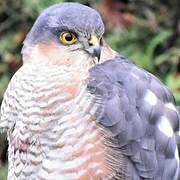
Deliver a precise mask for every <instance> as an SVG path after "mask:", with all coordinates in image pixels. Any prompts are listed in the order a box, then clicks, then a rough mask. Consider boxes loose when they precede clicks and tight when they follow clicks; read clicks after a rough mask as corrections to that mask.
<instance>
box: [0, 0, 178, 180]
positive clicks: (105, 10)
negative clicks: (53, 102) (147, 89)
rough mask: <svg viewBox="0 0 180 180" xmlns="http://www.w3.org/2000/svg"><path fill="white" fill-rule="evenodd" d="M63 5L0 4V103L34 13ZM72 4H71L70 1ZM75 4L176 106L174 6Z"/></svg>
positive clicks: (32, 0)
mask: <svg viewBox="0 0 180 180" xmlns="http://www.w3.org/2000/svg"><path fill="white" fill-rule="evenodd" d="M58 2H68V1H65V0H64V1H63V0H0V102H1V100H2V97H3V93H4V91H5V89H6V87H7V84H8V82H9V80H10V78H11V77H12V75H13V74H14V73H15V71H16V70H17V69H18V68H19V67H20V66H21V64H22V61H21V53H20V51H21V48H22V42H23V39H24V38H25V36H26V34H27V32H28V31H29V30H30V28H31V27H32V25H33V22H34V21H35V19H36V18H37V16H38V15H39V13H40V12H41V11H42V10H43V9H45V8H46V7H48V6H50V5H52V4H54V3H58ZM71 2H72V1H71ZM74 2H81V3H83V4H86V5H88V6H91V7H94V8H95V9H97V10H99V11H100V13H101V14H102V16H103V19H104V23H105V25H106V33H105V39H106V41H107V42H108V43H109V44H110V45H111V47H113V48H114V49H115V50H117V51H118V52H120V53H121V54H123V55H125V56H126V57H129V58H130V59H132V60H133V61H134V62H135V63H136V64H137V65H139V66H141V67H143V68H145V69H147V70H148V71H150V72H151V73H153V74H155V75H156V76H158V77H159V78H160V79H161V80H162V81H163V82H164V83H165V84H166V85H167V86H168V87H169V88H170V89H171V90H172V92H173V94H174V96H175V98H176V100H177V103H178V104H179V105H180V1H179V0H99V1H92V0H91V1H86V0H80V1H74ZM5 139H6V138H5V135H4V134H2V135H0V180H5V179H6V174H7V165H6V156H7V155H6V149H7V142H6V141H5Z"/></svg>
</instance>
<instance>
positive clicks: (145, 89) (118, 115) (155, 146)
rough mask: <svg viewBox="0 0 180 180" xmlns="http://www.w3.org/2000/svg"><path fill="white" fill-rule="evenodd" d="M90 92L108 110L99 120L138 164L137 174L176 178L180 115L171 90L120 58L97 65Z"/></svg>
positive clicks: (121, 148) (124, 151)
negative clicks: (100, 99) (177, 134)
mask: <svg viewBox="0 0 180 180" xmlns="http://www.w3.org/2000/svg"><path fill="white" fill-rule="evenodd" d="M88 90H89V91H90V92H91V93H92V94H94V95H95V96H96V95H97V96H100V97H101V98H102V104H103V105H104V111H103V113H102V112H101V115H100V116H97V121H98V123H100V124H101V125H103V126H104V127H105V128H106V129H108V131H110V132H111V133H112V134H111V135H112V136H114V138H115V139H117V140H118V144H119V148H120V151H121V152H122V153H123V154H124V155H125V156H126V157H129V158H130V159H131V161H132V162H133V164H135V167H136V169H137V171H138V174H139V175H140V176H141V177H144V178H152V177H159V176H161V177H170V179H172V178H173V177H174V174H173V175H172V171H173V170H174V171H176V169H177V164H176V161H178V155H177V143H176V138H175V133H176V132H178V131H179V122H180V115H179V112H178V109H177V107H176V104H175V100H174V97H173V95H172V93H171V92H170V90H169V89H168V88H167V87H166V86H165V85H164V84H163V83H162V82H161V81H160V80H159V79H157V78H156V77H155V76H154V75H152V74H151V73H149V72H147V71H145V70H144V69H142V68H140V67H137V66H136V65H135V64H133V63H132V62H131V61H129V60H128V59H126V58H124V57H122V56H117V57H115V58H114V59H112V60H108V61H106V62H104V63H102V64H99V65H96V66H95V67H93V68H92V69H91V70H90V78H89V83H88ZM162 157H163V158H162ZM159 162H161V163H160V164H159ZM169 163H171V165H172V166H171V170H169V169H168V164H169ZM157 169H158V172H157ZM160 169H165V171H164V172H162V171H160ZM158 173H159V174H158ZM163 173H164V174H163Z"/></svg>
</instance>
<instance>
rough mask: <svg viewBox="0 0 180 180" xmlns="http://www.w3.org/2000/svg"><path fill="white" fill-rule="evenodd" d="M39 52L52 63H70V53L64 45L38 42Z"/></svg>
mask: <svg viewBox="0 0 180 180" xmlns="http://www.w3.org/2000/svg"><path fill="white" fill-rule="evenodd" d="M39 52H40V54H42V55H43V56H45V57H46V59H48V61H49V62H50V63H52V64H59V65H70V62H69V60H68V56H69V55H70V53H69V51H67V48H66V47H65V46H61V45H58V44H55V43H50V44H40V45H39Z"/></svg>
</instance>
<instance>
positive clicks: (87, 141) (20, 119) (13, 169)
mask: <svg viewBox="0 0 180 180" xmlns="http://www.w3.org/2000/svg"><path fill="white" fill-rule="evenodd" d="M104 31H105V27H104V23H103V20H102V17H101V15H100V14H99V12H98V11H96V10H95V9H93V8H91V7H88V6H85V5H82V4H80V3H70V2H66V3H65V2H64V3H58V4H55V5H52V6H50V7H49V8H47V9H45V10H44V11H43V12H42V13H41V14H40V16H39V17H38V18H37V20H36V21H35V23H34V25H33V27H32V29H31V30H30V32H29V33H28V34H27V36H26V38H25V40H24V44H23V48H22V59H23V65H22V66H21V67H20V69H19V70H18V71H17V72H16V73H15V75H14V76H13V77H12V79H11V81H10V83H9V85H8V87H7V90H6V92H5V94H4V98H3V102H2V105H1V117H0V118H1V119H0V129H1V131H4V132H7V139H8V143H9V148H8V164H9V165H8V180H24V179H27V180H100V179H102V180H109V179H117V180H160V179H162V180H178V179H179V153H178V137H179V134H180V131H179V124H180V113H179V108H178V107H177V105H176V102H175V99H174V97H173V95H172V93H171V91H170V90H169V89H168V88H167V87H166V86H165V85H164V84H163V83H162V82H161V81H160V80H158V78H156V77H155V76H154V75H152V74H151V73H149V72H147V71H146V70H144V69H142V68H140V67H138V66H136V65H135V64H134V63H133V62H132V61H130V60H128V58H126V57H124V56H122V55H120V54H119V53H117V52H116V51H114V50H113V49H112V48H111V47H110V46H109V45H108V44H107V43H106V41H105V40H104V38H103V34H104Z"/></svg>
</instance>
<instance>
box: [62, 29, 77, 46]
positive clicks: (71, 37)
mask: <svg viewBox="0 0 180 180" xmlns="http://www.w3.org/2000/svg"><path fill="white" fill-rule="evenodd" d="M59 39H60V40H61V41H62V42H63V43H64V44H66V45H71V44H74V43H75V42H76V41H77V37H76V35H75V34H74V33H71V32H62V33H61V34H60V37H59Z"/></svg>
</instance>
